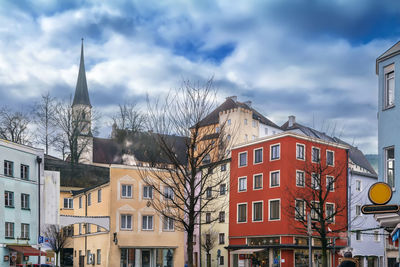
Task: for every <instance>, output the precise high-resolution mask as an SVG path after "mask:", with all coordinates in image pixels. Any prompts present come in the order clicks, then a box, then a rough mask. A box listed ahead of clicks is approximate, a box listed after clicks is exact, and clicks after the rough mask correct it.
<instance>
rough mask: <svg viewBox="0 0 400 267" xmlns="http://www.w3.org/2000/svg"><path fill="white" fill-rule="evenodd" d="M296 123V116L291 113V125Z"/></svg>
mask: <svg viewBox="0 0 400 267" xmlns="http://www.w3.org/2000/svg"><path fill="white" fill-rule="evenodd" d="M295 123H296V116H294V115H290V116H289V127H293V125H294V124H295Z"/></svg>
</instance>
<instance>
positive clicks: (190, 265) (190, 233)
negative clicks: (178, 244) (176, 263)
mask: <svg viewBox="0 0 400 267" xmlns="http://www.w3.org/2000/svg"><path fill="white" fill-rule="evenodd" d="M193 232H194V230H193V229H189V230H188V231H187V242H186V245H187V246H186V253H187V257H188V259H187V261H188V262H187V264H188V267H193Z"/></svg>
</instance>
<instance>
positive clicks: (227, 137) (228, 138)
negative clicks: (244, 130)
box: [226, 134, 231, 142]
mask: <svg viewBox="0 0 400 267" xmlns="http://www.w3.org/2000/svg"><path fill="white" fill-rule="evenodd" d="M226 140H228V142H229V141H231V135H230V134H228V135H227V136H226Z"/></svg>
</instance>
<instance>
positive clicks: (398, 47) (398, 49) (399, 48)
mask: <svg viewBox="0 0 400 267" xmlns="http://www.w3.org/2000/svg"><path fill="white" fill-rule="evenodd" d="M398 54H400V41H398V42H397V43H395V44H394V45H393V46H392V47H391V48H389V49H388V50H386V51H385V53H383V54H382V55H380V56H379V57H378V58H377V59H376V74H378V71H379V69H378V63H379V62H381V61H384V60H386V59H388V58H390V57H392V56H395V55H398Z"/></svg>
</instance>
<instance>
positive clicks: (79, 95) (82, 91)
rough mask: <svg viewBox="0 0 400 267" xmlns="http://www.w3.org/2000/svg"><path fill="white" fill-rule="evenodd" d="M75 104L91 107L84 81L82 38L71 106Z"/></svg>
mask: <svg viewBox="0 0 400 267" xmlns="http://www.w3.org/2000/svg"><path fill="white" fill-rule="evenodd" d="M75 105H86V106H89V107H92V105H90V100H89V92H88V87H87V82H86V72H85V62H84V57H83V38H82V46H81V62H80V65H79V73H78V81H77V82H76V89H75V95H74V101H73V102H72V106H75Z"/></svg>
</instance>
